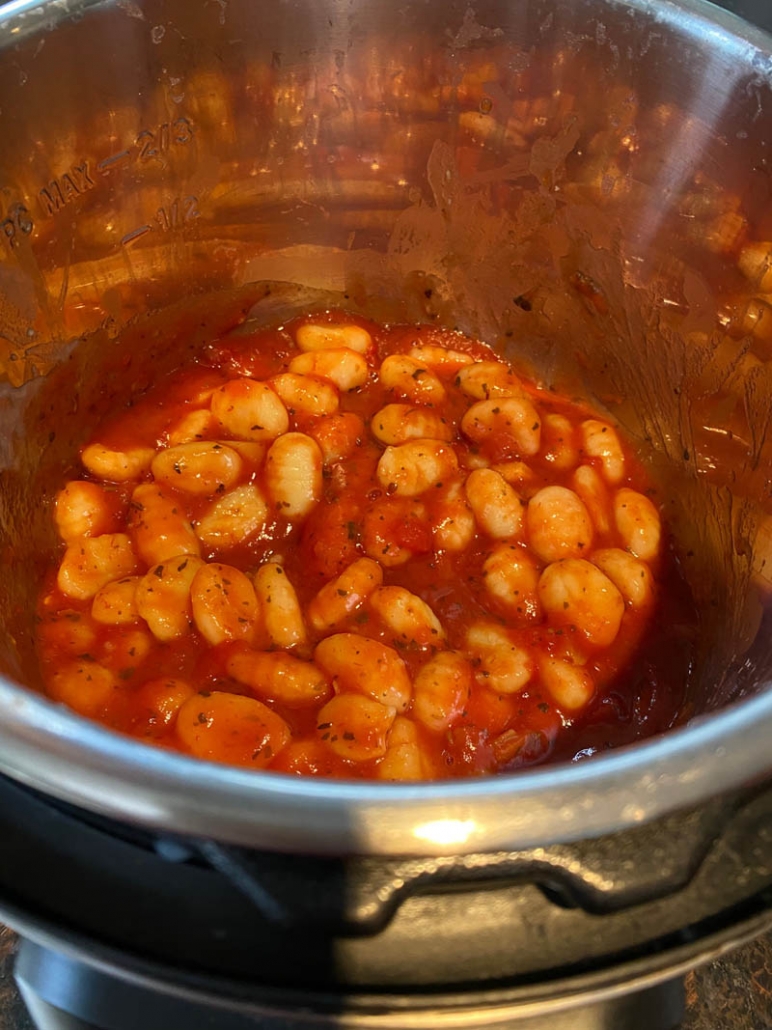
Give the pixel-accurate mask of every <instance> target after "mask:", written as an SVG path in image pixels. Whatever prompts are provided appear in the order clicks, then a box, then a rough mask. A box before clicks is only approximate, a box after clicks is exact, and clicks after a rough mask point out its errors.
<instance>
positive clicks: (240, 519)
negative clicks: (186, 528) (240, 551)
mask: <svg viewBox="0 0 772 1030" xmlns="http://www.w3.org/2000/svg"><path fill="white" fill-rule="evenodd" d="M267 519H268V503H267V501H266V499H265V498H264V497H263V495H262V494H261V493H260V490H259V489H258V488H257V486H256V485H255V484H254V483H246V484H244V485H243V486H237V487H234V488H233V490H230V491H228V493H226V494H223V496H222V497H221V498H220V499H219V501H215V503H214V504H213V505H211V507H210V508H208V509H207V511H206V512H205V513H204V514H203V515H202V517H201V518H200V519H199V521H198V523H197V525H196V527H195V536H196V537H197V541H196V543H197V545H198V541H199V540H200V541H201V543H202V544H203V545H204V547H206V548H207V549H208V550H210V551H212V550H213V551H224V550H227V549H228V548H229V547H235V546H236V545H237V544H240V543H243V541H245V540H248V539H249V538H250V537H251V536H254V535H255V533H257V532H258V531H259V530H261V529H262V528H263V526H264V525H265V523H266V521H267Z"/></svg>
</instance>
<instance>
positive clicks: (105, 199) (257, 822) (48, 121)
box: [0, 0, 772, 1030]
mask: <svg viewBox="0 0 772 1030" xmlns="http://www.w3.org/2000/svg"><path fill="white" fill-rule="evenodd" d="M771 86H772V45H770V37H769V36H767V35H765V34H764V33H762V32H761V31H759V30H756V29H754V28H751V27H750V26H749V25H747V24H744V23H743V22H741V21H740V20H739V19H737V18H736V17H734V16H733V15H731V14H727V13H725V12H723V11H721V10H719V9H718V8H715V7H713V6H712V5H710V4H707V3H703V2H701V0H509V2H507V3H503V2H499V0H485V2H483V0H479V2H478V0H463V2H460V0H448V2H447V3H444V4H437V3H430V2H425V0H405V2H404V3H394V2H392V0H323V2H318V0H277V2H276V3H273V4H266V3H258V2H255V0H48V2H43V3H34V2H28V0H13V2H11V3H10V4H7V5H6V6H5V7H4V8H3V9H2V11H1V12H0V139H2V146H1V147H0V225H1V226H2V233H0V378H1V380H2V386H1V387H0V389H2V394H1V395H0V425H2V434H0V476H1V477H2V478H1V479H0V488H1V489H0V548H1V549H2V556H3V560H2V563H1V565H0V611H1V612H2V621H1V623H0V670H1V671H2V674H3V677H2V679H1V680H0V713H2V717H1V718H0V772H2V778H0V823H2V833H1V834H0V841H2V845H0V915H2V919H3V920H4V921H5V922H7V923H8V924H9V925H10V926H12V927H13V928H14V929H15V930H17V931H18V932H19V933H20V934H21V935H22V937H23V940H24V942H23V945H22V948H21V951H20V954H19V958H18V963H17V969H16V975H17V979H18V982H19V984H20V987H21V989H22V992H23V994H24V997H25V999H26V1001H27V1003H28V1005H29V1008H30V1011H31V1012H32V1013H33V1016H34V1018H35V1019H36V1021H37V1022H38V1025H39V1026H40V1027H69V1028H75V1027H80V1026H91V1027H96V1028H100V1030H128V1028H133V1027H136V1026H138V1025H143V1026H145V1027H147V1028H148V1030H155V1028H156V1027H157V1028H159V1030H160V1028H163V1030H169V1028H172V1027H176V1026H178V1025H179V1026H185V1027H186V1028H188V1030H196V1028H198V1027H213V1026H216V1027H217V1028H218V1030H219V1028H223V1030H230V1028H233V1030H238V1028H242V1027H254V1026H262V1027H268V1028H271V1030H274V1028H275V1030H279V1028H290V1027H296V1026H304V1027H329V1026H350V1027H363V1028H364V1027H366V1028H371V1030H375V1028H381V1027H384V1028H385V1027H404V1028H416V1030H418V1028H422V1027H440V1026H447V1027H476V1028H488V1027H501V1026H509V1025H513V1026H516V1027H518V1028H523V1030H528V1028H533V1027H537V1026H543V1025H544V1022H545V1020H549V1023H550V1025H551V1026H553V1027H555V1028H556V1030H557V1028H560V1027H564V1026H565V1027H569V1026H570V1027H571V1028H572V1030H582V1028H585V1027H586V1028H588V1030H589V1028H597V1027H611V1026H613V1027H615V1028H634V1027H641V1028H643V1027H646V1028H647V1030H668V1028H671V1027H674V1026H675V1025H677V1022H678V1020H679V1018H680V1010H681V1003H682V998H681V994H680V986H679V977H680V975H681V974H682V973H683V972H684V971H685V970H687V969H688V968H690V967H691V966H692V965H694V964H695V963H697V962H700V961H705V960H706V959H708V958H710V957H713V956H715V955H717V954H720V953H721V952H722V951H723V950H724V949H726V948H729V947H732V946H734V945H736V944H737V943H738V942H740V941H742V940H744V939H747V938H748V937H750V936H752V935H754V934H756V933H759V932H761V931H762V930H763V929H765V928H766V927H768V926H769V925H771V924H772V906H771V903H772V893H771V889H772V858H770V855H771V854H772V852H771V851H770V846H769V838H770V835H772V789H770V787H771V785H772V751H770V747H769V736H770V729H771V728H772V695H770V693H769V691H768V690H767V686H768V682H769V678H770V672H771V671H772V635H770V632H769V629H770V610H769V596H770V592H772V521H771V519H770V510H771V507H772V493H771V491H772V464H771V461H770V459H771V458H772V446H771V445H770V441H769V431H768V429H769V419H770V412H772V370H771V369H770V363H769V358H770V357H771V356H772V271H770V269H772V242H770V241H772V204H771V203H770V193H771V191H772V180H771V179H770V155H769V153H768V150H769V147H770V145H771V144H770V141H771V140H772V89H771ZM331 306H335V307H342V308H346V309H348V310H350V311H353V312H355V313H363V314H367V315H369V316H371V317H375V318H377V319H381V320H397V319H399V320H403V321H414V322H428V323H432V322H433V323H436V324H441V325H445V326H457V327H459V328H461V329H463V330H464V331H466V332H468V333H470V334H472V335H474V336H477V337H479V338H481V339H484V340H485V341H486V342H488V343H490V344H492V345H493V346H495V347H496V348H497V350H499V352H500V353H501V354H503V355H504V356H506V357H507V358H508V359H511V360H512V361H514V362H515V363H516V364H517V365H518V366H519V367H522V368H524V369H526V370H527V371H529V372H530V373H531V374H533V375H534V376H535V377H537V378H538V379H539V380H540V381H541V382H542V383H545V384H548V385H554V386H555V387H557V388H559V389H561V390H568V391H569V392H573V393H581V394H582V395H585V396H588V397H590V398H591V399H592V400H593V402H594V403H595V404H598V405H600V406H602V407H604V408H605V409H606V410H607V411H608V413H609V417H611V418H613V419H615V420H616V421H617V422H618V423H619V424H621V425H622V426H623V428H624V429H625V431H626V432H627V433H628V434H629V435H630V436H631V437H632V438H633V440H634V441H636V444H637V446H638V448H639V450H640V453H641V454H642V456H643V458H644V460H645V461H646V462H647V464H648V465H649V466H650V467H651V469H652V471H653V473H654V474H655V475H656V476H657V477H658V479H659V481H660V482H661V483H662V485H663V489H664V490H665V492H666V496H667V497H668V502H667V504H666V512H665V514H666V517H667V519H668V522H669V524H670V526H671V528H672V531H673V535H674V539H675V546H676V554H677V558H678V560H679V562H680V564H681V567H682V569H683V571H684V575H685V577H686V579H687V581H688V583H689V585H690V588H691V591H692V594H693V597H694V601H695V604H696V606H697V609H698V611H699V617H700V634H699V641H698V646H697V647H696V650H695V654H694V659H693V662H692V664H691V668H690V670H689V675H688V683H687V701H686V705H685V708H684V710H683V712H682V715H681V718H680V720H679V721H678V724H677V725H674V726H672V727H670V728H669V729H668V730H667V732H658V733H657V734H656V735H655V736H653V737H650V738H648V739H643V738H645V737H646V736H647V729H652V728H654V729H657V730H659V729H660V727H650V726H648V725H647V719H646V712H645V711H641V712H639V713H638V714H637V715H636V718H638V719H639V723H640V736H641V738H642V739H641V740H640V741H639V742H637V743H634V744H632V745H629V746H626V747H623V748H620V749H619V750H610V751H607V752H603V753H600V754H596V755H593V756H592V757H590V758H585V759H582V760H577V761H574V762H565V763H562V764H557V765H554V766H548V767H543V768H536V769H532V770H528V771H523V772H521V773H518V774H516V775H513V776H500V777H493V778H487V779H479V780H475V781H467V782H445V783H429V784H420V785H412V786H408V785H386V784H366V783H353V782H335V783H332V782H326V781H318V780H310V779H295V778H291V777H283V776H278V775H272V774H262V775H254V774H250V773H247V772H245V771H242V770H239V769H230V768H227V767H224V766H215V765H211V764H208V763H203V762H195V761H193V760H191V759H188V758H185V757H183V756H181V755H176V754H172V753H167V752H163V751H160V750H153V749H150V748H148V747H146V746H144V745H142V744H140V743H138V742H137V741H131V740H128V739H125V738H122V737H119V736H117V735H115V734H112V733H110V732H109V731H107V730H105V729H103V728H100V727H97V726H96V725H92V724H90V723H88V722H86V721H84V720H82V719H80V718H79V717H77V716H75V715H74V714H72V713H69V712H67V711H66V710H64V709H62V708H59V707H57V706H55V705H53V704H52V703H50V702H49V701H47V700H46V699H45V698H44V697H43V696H42V695H41V694H40V693H38V692H37V691H36V688H38V687H39V685H40V684H39V674H38V672H37V669H36V665H35V661H34V655H33V648H32V612H33V611H34V596H35V591H36V588H37V585H38V582H39V574H40V570H41V568H42V567H43V566H44V565H45V562H46V559H47V558H48V557H50V555H51V554H52V553H53V549H54V547H55V543H54V540H53V533H52V528H51V524H50V521H51V520H50V507H49V502H50V497H51V484H52V483H53V482H54V481H55V476H56V470H57V469H58V468H60V467H61V464H62V462H63V461H65V460H66V459H67V456H68V455H71V454H72V453H73V452H74V450H75V449H76V448H77V446H78V445H79V443H80V442H81V436H80V435H79V434H81V433H82V432H83V428H82V427H83V425H84V418H83V412H88V413H89V417H91V416H93V417H94V418H97V417H98V416H99V415H100V414H103V413H105V412H106V411H108V410H109V408H110V406H111V404H113V403H115V400H116V398H120V397H122V396H125V394H126V391H127V390H129V389H131V388H133V389H138V388H141V387H142V385H143V384H145V385H146V383H145V380H144V379H143V376H145V374H146V370H147V369H148V368H151V367H152V368H153V369H154V370H155V371H157V372H158V373H159V374H160V373H161V372H162V371H163V370H164V369H165V368H167V367H168V366H169V364H170V362H171V361H172V360H173V359H174V357H175V355H177V354H178V353H179V349H178V348H177V349H175V348H174V347H172V346H170V339H171V337H172V335H173V336H174V338H175V339H176V340H177V341H179V340H180V339H181V338H184V341H185V345H186V346H187V347H189V348H191V349H194V348H195V347H197V346H199V345H202V344H203V343H205V342H206V341H207V340H209V339H211V338H213V337H215V336H217V335H218V334H219V333H220V332H222V331H223V330H224V329H226V328H229V326H230V324H231V323H232V319H233V312H234V310H235V311H238V312H239V317H240V318H243V319H244V321H245V323H246V324H248V325H250V326H254V325H260V324H268V323H272V322H276V321H277V320H279V319H281V318H285V317H289V316H291V315H292V314H294V313H297V312H298V311H302V310H308V309H324V308H326V307H331ZM138 369H142V370H143V371H142V373H141V374H140V372H139V371H138Z"/></svg>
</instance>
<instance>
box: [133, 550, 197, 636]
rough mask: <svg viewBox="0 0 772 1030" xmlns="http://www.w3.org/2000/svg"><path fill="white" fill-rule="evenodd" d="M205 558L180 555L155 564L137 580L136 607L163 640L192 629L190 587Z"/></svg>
mask: <svg viewBox="0 0 772 1030" xmlns="http://www.w3.org/2000/svg"><path fill="white" fill-rule="evenodd" d="M203 567H204V563H203V561H201V559H200V558H197V557H196V556H195V555H192V554H178V555H176V556H175V557H174V558H169V559H167V560H166V561H164V562H162V563H161V564H159V565H154V566H153V567H152V568H151V569H150V570H149V571H148V572H147V573H146V574H145V575H144V576H143V577H142V578H141V579H140V581H139V582H138V583H137V586H136V591H135V603H136V609H137V612H138V613H139V615H140V616H141V617H142V618H143V619H144V620H145V622H146V623H147V624H148V626H149V628H150V632H151V633H152V634H153V636H154V637H155V638H156V640H160V641H162V642H163V643H168V642H169V641H171V640H177V639H178V638H179V637H183V636H185V634H186V633H189V632H190V629H191V626H192V624H193V608H192V605H191V600H190V589H191V584H192V583H193V579H194V577H195V575H196V573H197V572H198V570H199V569H201V568H203Z"/></svg>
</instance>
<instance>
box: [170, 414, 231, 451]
mask: <svg viewBox="0 0 772 1030" xmlns="http://www.w3.org/2000/svg"><path fill="white" fill-rule="evenodd" d="M217 426H218V422H217V420H216V419H215V417H214V415H213V414H212V412H211V410H210V409H209V408H199V409H198V410H197V411H189V412H188V413H187V415H183V416H182V418H180V419H178V420H177V421H176V422H175V423H174V424H173V425H171V426H170V427H169V429H167V431H166V439H167V441H168V443H169V446H170V447H177V446H178V445H179V444H183V443H195V441H196V440H206V439H208V438H211V437H212V436H215V435H216V433H217Z"/></svg>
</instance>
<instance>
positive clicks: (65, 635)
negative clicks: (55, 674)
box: [38, 608, 98, 666]
mask: <svg viewBox="0 0 772 1030" xmlns="http://www.w3.org/2000/svg"><path fill="white" fill-rule="evenodd" d="M97 629H98V625H97V622H96V620H95V619H94V618H93V617H92V616H91V614H90V613H86V612H79V611H76V610H75V609H74V608H61V609H59V611H56V612H53V613H51V614H48V615H46V616H44V617H43V621H42V623H41V625H40V629H39V631H38V632H39V633H40V637H41V640H42V641H43V642H44V643H45V645H46V649H47V652H48V654H49V657H50V656H51V654H52V653H53V657H54V658H55V660H56V665H57V666H58V664H59V661H60V657H61V652H64V653H65V654H67V655H82V654H88V653H89V652H90V651H91V650H92V649H93V647H94V646H95V644H96V640H97Z"/></svg>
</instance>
